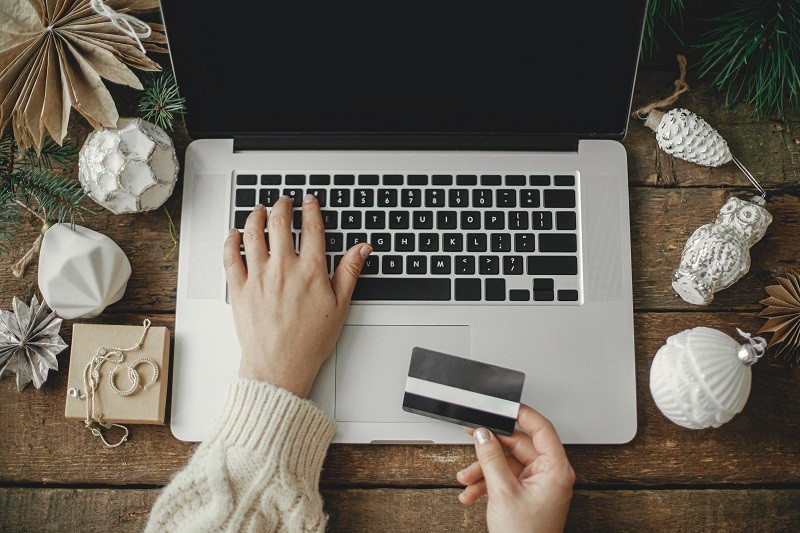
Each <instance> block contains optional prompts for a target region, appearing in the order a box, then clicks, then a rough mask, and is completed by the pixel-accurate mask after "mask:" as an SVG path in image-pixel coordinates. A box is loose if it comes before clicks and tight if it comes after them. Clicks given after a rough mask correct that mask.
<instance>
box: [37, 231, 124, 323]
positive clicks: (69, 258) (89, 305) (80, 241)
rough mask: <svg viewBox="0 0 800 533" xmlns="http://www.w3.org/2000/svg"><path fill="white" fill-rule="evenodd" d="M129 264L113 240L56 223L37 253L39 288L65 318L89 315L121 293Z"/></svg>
mask: <svg viewBox="0 0 800 533" xmlns="http://www.w3.org/2000/svg"><path fill="white" fill-rule="evenodd" d="M130 276H131V264H130V262H129V261H128V258H127V257H126V256H125V253H124V252H123V251H122V249H120V247H119V246H117V243H115V242H114V241H112V240H111V239H109V238H108V237H106V236H105V235H103V234H102V233H98V232H96V231H93V230H90V229H89V228H84V227H83V226H78V225H75V226H74V229H73V228H70V226H69V224H56V225H54V226H53V227H51V228H50V229H48V230H47V232H45V234H44V239H43V240H42V249H41V252H40V253H39V290H41V291H42V296H43V297H44V300H45V301H46V302H47V304H48V305H49V306H50V308H51V309H52V310H53V311H55V312H56V313H57V314H58V316H60V317H61V318H66V319H68V320H69V319H73V318H92V317H95V316H97V315H99V314H100V313H102V312H103V309H105V308H106V306H108V305H111V304H113V303H114V302H116V301H118V300H119V299H120V298H122V295H123V294H125V288H126V287H127V285H128V278H130Z"/></svg>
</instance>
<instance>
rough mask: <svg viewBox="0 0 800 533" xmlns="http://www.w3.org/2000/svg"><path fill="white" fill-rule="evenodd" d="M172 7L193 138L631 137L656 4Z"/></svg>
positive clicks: (167, 8)
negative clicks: (645, 24)
mask: <svg viewBox="0 0 800 533" xmlns="http://www.w3.org/2000/svg"><path fill="white" fill-rule="evenodd" d="M164 4H165V5H164V17H165V22H166V27H167V34H168V38H169V41H170V48H171V54H172V58H173V62H174V68H175V72H176V76H177V79H178V84H179V86H180V90H181V93H182V95H183V96H185V97H186V99H187V105H188V115H187V126H188V129H189V132H190V134H191V135H192V136H193V137H209V136H212V137H219V136H225V137H229V136H235V135H237V134H319V133H322V134H326V133H336V134H343V133H344V134H347V133H362V134H364V133H366V134H375V135H380V134H414V133H417V134H431V133H434V134H451V135H462V134H481V135H486V134H512V135H552V134H569V135H577V136H579V137H607V138H621V137H622V135H623V134H624V131H625V127H626V124H627V115H628V111H629V106H630V99H631V92H632V87H633V78H634V73H635V69H636V62H637V58H638V49H639V41H640V37H641V30H642V20H643V13H644V8H645V2H644V1H643V0H618V1H616V2H597V1H592V2H567V1H561V2H554V3H553V4H555V5H547V6H546V7H543V5H542V4H543V3H542V2H535V1H530V2H526V3H525V4H526V5H527V7H519V5H517V4H514V5H506V4H501V3H496V2H485V3H480V4H478V5H474V6H473V5H472V4H468V3H450V2H448V3H445V2H435V1H429V2H426V3H424V4H422V3H420V4H414V3H405V2H395V3H391V2H374V3H371V4H368V5H367V6H366V7H365V6H364V5H359V6H355V5H349V4H347V3H345V2H327V3H324V4H322V5H319V6H316V5H315V6H312V5H307V4H304V3H300V2H274V1H265V2H258V3H252V4H251V5H253V6H258V7H257V8H256V7H254V8H252V9H254V10H251V8H250V7H245V5H246V4H242V3H234V4H228V7H229V8H228V9H227V10H226V9H223V8H218V9H213V10H210V9H209V10H202V9H201V8H199V7H192V8H191V9H192V11H193V12H192V13H191V16H185V15H184V14H183V13H182V12H181V11H182V10H183V9H186V6H185V5H184V4H182V3H180V2H164ZM548 4H550V3H548ZM255 10H257V11H255Z"/></svg>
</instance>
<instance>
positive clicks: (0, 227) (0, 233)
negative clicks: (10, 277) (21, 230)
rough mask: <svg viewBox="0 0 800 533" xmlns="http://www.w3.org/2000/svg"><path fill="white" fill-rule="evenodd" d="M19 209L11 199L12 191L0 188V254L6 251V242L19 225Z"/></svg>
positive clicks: (8, 241)
mask: <svg viewBox="0 0 800 533" xmlns="http://www.w3.org/2000/svg"><path fill="white" fill-rule="evenodd" d="M19 210H20V207H19V206H18V205H17V204H16V203H14V201H13V192H12V191H11V190H10V189H3V188H0V254H4V253H7V252H8V244H10V243H11V237H12V236H13V234H14V230H15V229H16V228H17V226H18V225H19Z"/></svg>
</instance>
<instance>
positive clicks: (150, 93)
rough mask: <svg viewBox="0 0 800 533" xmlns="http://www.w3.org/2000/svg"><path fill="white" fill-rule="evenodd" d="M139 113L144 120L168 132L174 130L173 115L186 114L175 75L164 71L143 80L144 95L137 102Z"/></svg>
mask: <svg viewBox="0 0 800 533" xmlns="http://www.w3.org/2000/svg"><path fill="white" fill-rule="evenodd" d="M139 111H141V112H142V113H143V114H144V115H143V117H144V119H145V120H149V121H151V122H154V123H155V124H156V125H158V126H160V127H161V128H163V129H165V130H169V131H173V129H174V124H173V123H174V121H175V115H185V114H186V99H185V98H181V96H180V93H179V92H178V84H177V83H176V81H175V75H174V74H173V73H172V70H170V69H164V70H162V71H161V72H158V73H156V74H151V75H150V76H147V77H146V78H145V80H144V93H143V94H142V98H141V99H140V100H139Z"/></svg>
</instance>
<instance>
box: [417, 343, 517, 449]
mask: <svg viewBox="0 0 800 533" xmlns="http://www.w3.org/2000/svg"><path fill="white" fill-rule="evenodd" d="M524 383H525V374H524V373H522V372H518V371H516V370H510V369H508V368H503V367H500V366H495V365H490V364H487V363H482V362H480V361H474V360H472V359H465V358H463V357H456V356H455V355H449V354H445V353H441V352H435V351H433V350H427V349H425V348H420V347H415V348H414V349H413V351H412V352H411V364H410V365H409V368H408V378H407V380H406V389H405V394H404V396H403V410H404V411H408V412H409V413H416V414H418V415H422V416H427V417H431V418H435V419H437V420H444V421H446V422H452V423H454V424H460V425H463V426H468V427H473V428H477V427H485V428H487V429H490V430H492V431H493V432H495V433H497V434H500V435H511V434H512V433H513V432H514V425H515V423H516V419H517V415H518V413H519V402H520V398H521V397H522V387H523V385H524Z"/></svg>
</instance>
